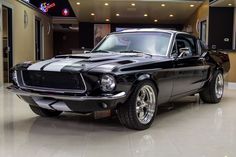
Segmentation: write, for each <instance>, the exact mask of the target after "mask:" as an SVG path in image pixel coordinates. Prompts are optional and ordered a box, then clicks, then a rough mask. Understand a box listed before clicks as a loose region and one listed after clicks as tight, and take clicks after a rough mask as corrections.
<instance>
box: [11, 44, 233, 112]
mask: <svg viewBox="0 0 236 157" xmlns="http://www.w3.org/2000/svg"><path fill="white" fill-rule="evenodd" d="M172 42H174V40H173V41H172ZM172 45H173V44H172ZM198 51H200V50H198ZM56 58H60V59H61V60H63V59H65V58H67V59H68V58H78V59H83V60H82V61H80V62H79V63H76V64H72V65H67V66H65V67H64V68H63V69H62V70H61V71H62V72H69V73H81V74H82V75H83V77H84V80H85V83H86V85H87V91H86V93H83V94H82V95H88V96H101V95H106V94H114V93H118V92H125V93H126V98H125V99H122V100H117V101H113V102H112V103H115V104H113V105H114V106H116V105H118V104H122V103H123V102H125V101H126V100H127V99H128V98H129V95H130V94H131V93H132V92H133V89H134V87H135V86H136V84H137V83H138V82H140V81H143V80H146V79H148V80H151V81H152V82H153V83H154V84H155V86H156V88H157V90H158V104H162V103H166V102H168V101H171V100H173V99H176V98H180V97H183V96H187V95H191V94H195V93H197V92H199V91H201V90H202V89H203V88H204V87H205V86H206V85H207V84H208V83H209V81H211V77H212V75H213V74H214V72H215V71H216V70H221V71H222V72H223V73H224V74H225V73H227V72H228V71H229V68H230V63H229V58H228V55H227V54H224V53H222V52H216V51H206V50H205V51H203V52H199V55H195V56H189V57H174V56H171V55H169V56H155V55H153V56H150V55H146V54H139V53H138V54H137V53H130V54H123V53H88V54H80V55H64V56H58V57H56ZM30 65H31V64H26V63H25V64H20V65H17V66H15V67H14V70H16V71H18V72H19V71H22V70H23V71H24V70H27V68H28V67H29V66H30ZM104 74H111V75H113V76H114V77H115V79H116V84H117V85H116V88H115V90H114V91H112V92H109V93H105V92H102V91H101V89H100V79H101V77H102V75H104ZM19 88H20V87H19ZM32 92H33V91H32ZM51 92H52V93H53V91H51ZM64 94H69V95H76V94H75V93H64ZM105 101H106V100H104V102H105ZM78 103H79V102H78ZM90 103H91V104H93V103H96V102H90ZM75 104H76V102H73V105H72V106H73V107H72V109H73V111H84V110H83V109H81V107H78V108H76V105H75ZM113 105H112V108H115V107H114V106H113ZM92 110H96V109H91V111H92Z"/></svg>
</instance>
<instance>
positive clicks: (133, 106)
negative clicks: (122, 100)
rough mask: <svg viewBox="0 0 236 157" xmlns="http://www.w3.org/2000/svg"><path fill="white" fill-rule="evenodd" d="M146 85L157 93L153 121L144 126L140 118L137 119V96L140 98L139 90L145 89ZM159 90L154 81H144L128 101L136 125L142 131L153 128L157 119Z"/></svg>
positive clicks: (137, 86)
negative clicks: (152, 125)
mask: <svg viewBox="0 0 236 157" xmlns="http://www.w3.org/2000/svg"><path fill="white" fill-rule="evenodd" d="M145 85H149V86H150V87H152V89H153V91H154V93H155V104H156V105H155V112H154V114H153V117H152V119H151V121H150V122H149V123H147V124H142V123H141V122H140V121H139V119H138V117H137V114H136V100H137V96H138V93H139V90H140V89H141V88H142V87H144V86H145ZM157 101H158V99H157V89H156V86H155V85H154V83H153V82H152V81H149V80H144V81H142V82H139V83H138V84H137V85H136V87H135V88H134V90H133V93H132V94H131V96H130V98H129V100H128V105H130V110H131V112H133V113H132V114H133V115H135V116H134V121H135V123H136V124H137V125H138V126H139V128H142V129H147V128H149V127H150V126H151V124H152V123H153V121H154V119H155V117H156V113H157Z"/></svg>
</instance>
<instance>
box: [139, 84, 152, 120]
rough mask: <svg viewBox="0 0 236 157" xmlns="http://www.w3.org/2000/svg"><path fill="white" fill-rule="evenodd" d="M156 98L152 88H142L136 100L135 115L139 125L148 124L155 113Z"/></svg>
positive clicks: (146, 86) (147, 86)
mask: <svg viewBox="0 0 236 157" xmlns="http://www.w3.org/2000/svg"><path fill="white" fill-rule="evenodd" d="M155 108H156V97H155V92H154V90H153V88H152V87H151V86H149V85H145V86H143V87H142V88H141V89H140V90H139V91H138V95H137V99H136V115H137V118H138V120H139V122H140V123H142V124H148V123H149V122H150V121H151V120H152V118H153V116H154V113H155Z"/></svg>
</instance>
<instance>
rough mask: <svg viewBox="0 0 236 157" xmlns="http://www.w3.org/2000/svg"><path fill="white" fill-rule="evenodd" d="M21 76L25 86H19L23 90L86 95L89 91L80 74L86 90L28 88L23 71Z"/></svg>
mask: <svg viewBox="0 0 236 157" xmlns="http://www.w3.org/2000/svg"><path fill="white" fill-rule="evenodd" d="M20 76H21V80H22V84H23V85H19V87H20V88H22V89H26V90H27V89H29V90H32V91H38V92H52V93H79V94H81V93H85V92H86V91H87V89H88V88H87V85H86V83H85V80H84V77H83V75H82V74H81V73H80V77H81V79H82V82H83V84H84V90H75V89H58V88H43V87H36V86H28V85H26V84H25V82H24V78H23V73H22V71H21V73H20Z"/></svg>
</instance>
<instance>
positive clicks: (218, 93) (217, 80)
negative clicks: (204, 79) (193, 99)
mask: <svg viewBox="0 0 236 157" xmlns="http://www.w3.org/2000/svg"><path fill="white" fill-rule="evenodd" d="M223 93H224V77H223V74H222V72H221V71H217V72H216V73H215V74H214V76H213V78H212V80H211V82H210V83H209V84H208V86H207V87H206V88H205V89H204V90H203V91H201V92H200V98H201V99H202V100H203V101H204V102H206V103H218V102H220V100H221V99H222V96H223Z"/></svg>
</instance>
